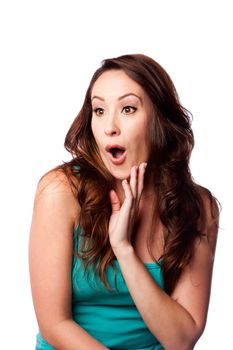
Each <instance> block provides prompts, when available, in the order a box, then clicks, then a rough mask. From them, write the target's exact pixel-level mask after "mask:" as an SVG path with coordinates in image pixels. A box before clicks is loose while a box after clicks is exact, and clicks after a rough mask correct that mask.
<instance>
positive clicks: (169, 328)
mask: <svg viewBox="0 0 233 350" xmlns="http://www.w3.org/2000/svg"><path fill="white" fill-rule="evenodd" d="M205 203H206V212H207V217H208V220H207V221H208V225H207V228H206V233H207V236H206V237H204V238H203V239H202V240H201V242H197V243H196V245H195V250H194V254H193V258H192V261H191V263H190V264H189V266H188V267H187V268H186V269H185V270H184V271H183V273H182V276H181V278H180V280H179V282H178V284H177V286H176V287H175V290H174V291H173V293H172V295H171V296H169V295H167V294H166V293H165V292H164V291H163V290H162V289H161V288H160V287H159V286H158V285H157V284H156V283H155V281H154V280H153V278H152V277H151V275H150V274H149V272H148V271H147V269H146V268H145V266H144V264H143V263H142V262H141V260H140V259H139V258H138V257H137V256H136V254H135V253H134V250H133V248H132V246H125V248H124V249H122V246H121V249H117V248H115V250H114V253H115V255H116V257H117V259H118V261H119V264H120V267H121V270H122V274H123V276H124V279H125V281H126V284H127V286H128V289H129V291H130V294H131V296H132V298H133V299H134V302H135V304H136V306H137V308H138V310H139V312H140V314H141V316H142V318H143V320H144V322H145V323H146V324H147V326H148V328H149V329H150V331H151V332H152V333H153V334H154V336H155V337H156V338H157V339H158V340H159V341H160V342H161V344H162V345H163V346H164V347H165V349H166V350H173V349H174V350H176V349H179V350H182V349H184V350H186V349H187V350H190V349H193V347H194V345H195V343H196V342H197V340H198V339H199V337H200V336H201V334H202V333H203V331H204V328H205V323H206V318H207V312H208V304H209V298H210V288H211V278H212V269H213V261H214V252H215V246H216V240H217V225H216V223H217V224H218V209H217V205H216V208H215V209H216V217H217V219H215V220H213V219H212V217H211V215H210V205H209V203H208V201H207V200H206V201H205ZM138 281H140V283H138Z"/></svg>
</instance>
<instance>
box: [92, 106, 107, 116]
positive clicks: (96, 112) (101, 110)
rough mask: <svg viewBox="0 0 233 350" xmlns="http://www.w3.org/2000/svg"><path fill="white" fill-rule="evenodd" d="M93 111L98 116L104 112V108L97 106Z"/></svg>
mask: <svg viewBox="0 0 233 350" xmlns="http://www.w3.org/2000/svg"><path fill="white" fill-rule="evenodd" d="M93 112H94V113H95V114H96V115H98V116H100V115H103V114H104V110H103V108H95V109H93Z"/></svg>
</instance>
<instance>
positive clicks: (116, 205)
mask: <svg viewBox="0 0 233 350" xmlns="http://www.w3.org/2000/svg"><path fill="white" fill-rule="evenodd" d="M109 198H110V201H111V205H112V213H115V212H118V211H119V210H120V209H121V204H120V200H119V198H118V195H117V194H116V192H115V191H114V190H111V191H110V192H109Z"/></svg>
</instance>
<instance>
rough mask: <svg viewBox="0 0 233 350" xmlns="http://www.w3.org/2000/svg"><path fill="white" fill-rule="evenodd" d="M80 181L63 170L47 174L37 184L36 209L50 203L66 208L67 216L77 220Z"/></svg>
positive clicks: (54, 170) (55, 170)
mask: <svg viewBox="0 0 233 350" xmlns="http://www.w3.org/2000/svg"><path fill="white" fill-rule="evenodd" d="M77 184H78V179H77V178H75V177H74V176H73V175H72V174H71V173H70V174H69V177H68V176H67V175H66V174H65V173H64V171H63V170H62V169H53V170H50V171H48V172H47V173H45V174H44V175H43V176H42V177H41V178H40V180H39V181H38V184H37V189H36V194H35V201H34V209H35V207H38V206H40V205H46V204H48V203H49V202H50V203H54V205H60V206H63V207H64V208H66V214H67V215H69V214H70V215H71V216H73V218H74V220H76V217H77V215H78V214H79V211H80V208H79V205H78V201H77V197H76V196H77V189H76V187H75V185H76V186H77Z"/></svg>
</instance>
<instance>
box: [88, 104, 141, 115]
mask: <svg viewBox="0 0 233 350" xmlns="http://www.w3.org/2000/svg"><path fill="white" fill-rule="evenodd" d="M126 108H130V109H132V110H133V112H131V113H130V112H129V113H126V114H132V113H134V112H136V110H137V108H136V107H133V106H125V107H123V108H122V111H123V110H124V109H126ZM99 110H102V111H103V108H95V109H94V110H93V111H94V112H95V114H96V115H98V111H99ZM101 115H103V114H101Z"/></svg>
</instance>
